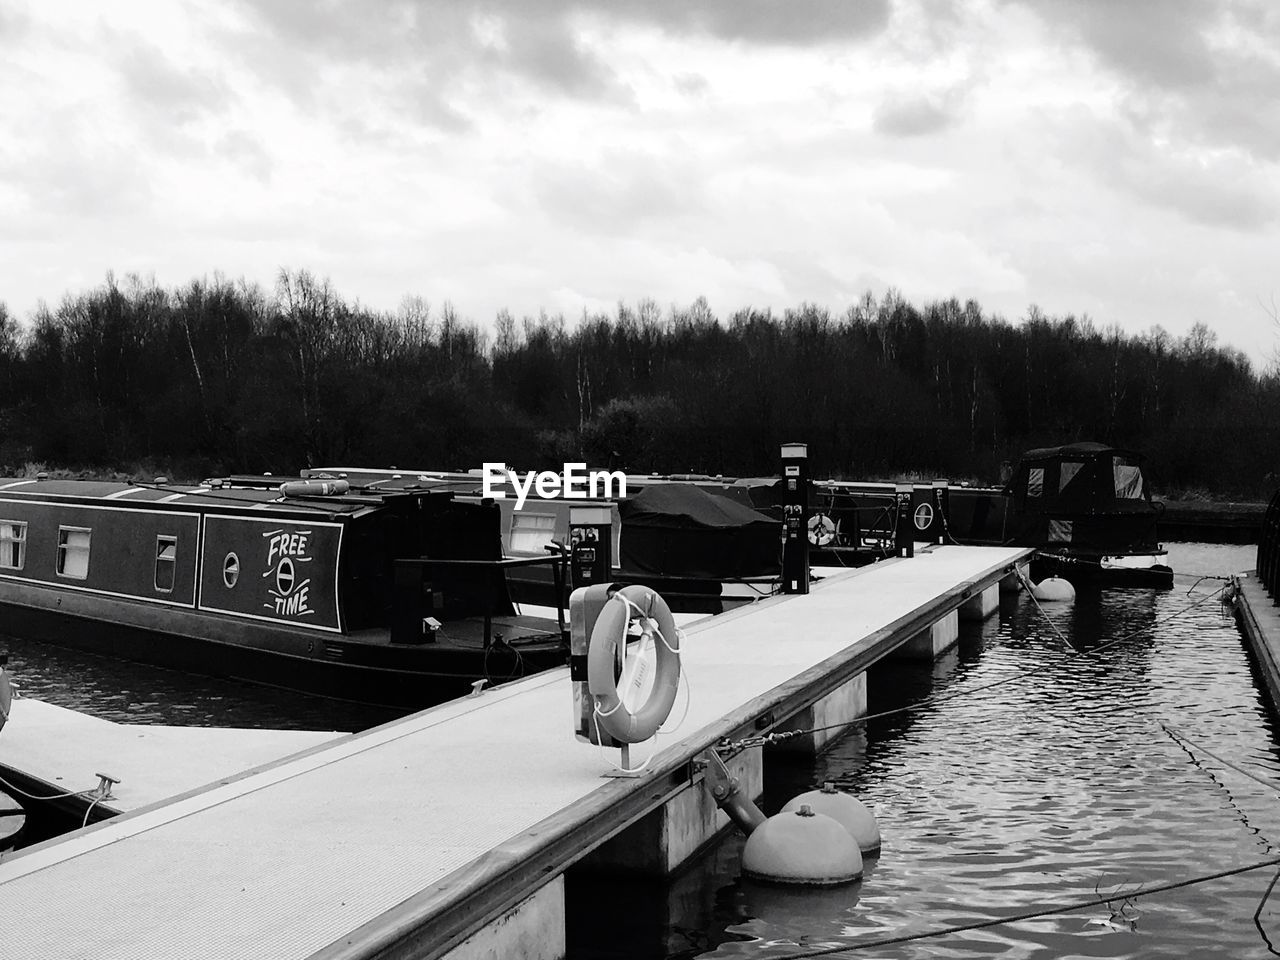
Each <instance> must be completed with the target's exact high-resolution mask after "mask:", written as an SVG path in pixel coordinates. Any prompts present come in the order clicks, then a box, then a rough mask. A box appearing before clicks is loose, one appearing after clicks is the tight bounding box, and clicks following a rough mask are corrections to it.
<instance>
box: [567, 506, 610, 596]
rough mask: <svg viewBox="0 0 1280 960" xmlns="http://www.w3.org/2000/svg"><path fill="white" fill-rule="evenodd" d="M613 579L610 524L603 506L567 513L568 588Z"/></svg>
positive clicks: (576, 587)
mask: <svg viewBox="0 0 1280 960" xmlns="http://www.w3.org/2000/svg"><path fill="white" fill-rule="evenodd" d="M612 577H613V522H612V514H611V511H610V510H609V508H608V507H607V506H600V507H573V508H571V509H570V510H569V589H570V590H576V589H578V588H579V587H590V586H592V585H593V584H597V583H608V582H609V581H610V579H612Z"/></svg>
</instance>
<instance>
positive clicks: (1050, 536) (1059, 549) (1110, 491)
mask: <svg viewBox="0 0 1280 960" xmlns="http://www.w3.org/2000/svg"><path fill="white" fill-rule="evenodd" d="M1143 461H1144V458H1143V456H1142V455H1141V454H1140V453H1137V452H1135V451H1133V450H1125V449H1122V448H1119V447H1112V446H1108V445H1106V444H1103V443H1095V442H1090V441H1086V442H1081V443H1069V444H1066V445H1064V446H1059V447H1043V448H1040V449H1037V450H1029V451H1027V452H1026V453H1024V454H1023V455H1022V458H1021V459H1020V460H1019V461H1018V464H1017V466H1016V467H1014V471H1013V475H1012V477H1011V478H1010V480H1009V483H1008V487H1007V490H1008V492H1009V495H1010V497H1011V499H1012V521H1013V534H1012V538H1011V542H1012V543H1014V544H1019V545H1023V546H1034V547H1037V548H1039V549H1038V553H1037V556H1036V559H1035V561H1034V562H1033V563H1032V574H1031V575H1032V577H1033V578H1034V579H1036V580H1039V579H1041V578H1042V577H1047V576H1059V577H1062V578H1063V579H1065V580H1069V581H1071V582H1072V583H1073V584H1076V585H1079V584H1081V583H1102V584H1106V585H1109V586H1143V587H1172V586H1173V570H1172V568H1171V567H1170V566H1169V555H1168V552H1167V551H1166V550H1165V549H1164V548H1163V547H1162V546H1161V544H1160V539H1159V535H1158V532H1157V529H1156V526H1157V521H1158V520H1159V518H1160V515H1161V513H1162V512H1163V505H1162V504H1160V503H1158V502H1156V501H1153V500H1152V498H1151V491H1150V489H1149V488H1148V487H1147V482H1146V477H1145V476H1144V474H1143V472H1142V466H1143Z"/></svg>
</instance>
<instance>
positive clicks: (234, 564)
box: [222, 553, 240, 590]
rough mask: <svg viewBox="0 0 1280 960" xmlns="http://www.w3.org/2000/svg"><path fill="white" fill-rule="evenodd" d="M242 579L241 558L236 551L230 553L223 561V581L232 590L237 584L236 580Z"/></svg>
mask: <svg viewBox="0 0 1280 960" xmlns="http://www.w3.org/2000/svg"><path fill="white" fill-rule="evenodd" d="M239 579H240V558H239V557H237V556H236V555H235V554H234V553H228V554H227V559H225V560H223V561H222V582H223V583H225V584H226V585H227V589H228V590H230V589H231V588H232V587H234V586H235V585H236V581H237V580H239Z"/></svg>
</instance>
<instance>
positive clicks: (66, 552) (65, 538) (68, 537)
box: [58, 527, 92, 580]
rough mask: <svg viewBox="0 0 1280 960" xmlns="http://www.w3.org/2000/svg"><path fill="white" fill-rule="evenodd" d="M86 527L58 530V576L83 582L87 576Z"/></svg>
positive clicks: (88, 534) (87, 535) (87, 533)
mask: <svg viewBox="0 0 1280 960" xmlns="http://www.w3.org/2000/svg"><path fill="white" fill-rule="evenodd" d="M91 532H92V531H91V530H90V529H89V528H88V527H59V528H58V576H60V577H71V578H72V579H74V580H83V579H85V578H86V577H87V576H89V536H90V534H91Z"/></svg>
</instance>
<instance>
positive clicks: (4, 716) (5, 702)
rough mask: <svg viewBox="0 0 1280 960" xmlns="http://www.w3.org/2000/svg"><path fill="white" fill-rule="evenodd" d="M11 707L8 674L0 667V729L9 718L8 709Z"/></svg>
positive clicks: (11, 698)
mask: <svg viewBox="0 0 1280 960" xmlns="http://www.w3.org/2000/svg"><path fill="white" fill-rule="evenodd" d="M12 707H13V685H12V684H11V683H10V682H9V674H8V673H6V672H5V669H4V667H0V730H3V729H4V723H5V721H6V720H8V719H9V710H10V709H11V708H12Z"/></svg>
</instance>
